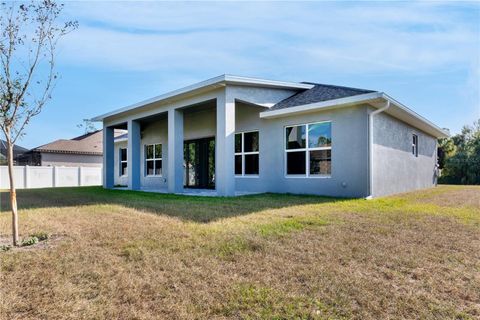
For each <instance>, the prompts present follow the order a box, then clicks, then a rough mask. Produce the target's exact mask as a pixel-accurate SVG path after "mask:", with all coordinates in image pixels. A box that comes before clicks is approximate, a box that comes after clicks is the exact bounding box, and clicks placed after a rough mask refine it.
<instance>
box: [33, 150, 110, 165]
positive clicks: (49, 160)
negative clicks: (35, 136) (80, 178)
mask: <svg viewBox="0 0 480 320" xmlns="http://www.w3.org/2000/svg"><path fill="white" fill-rule="evenodd" d="M41 160H42V163H41V165H42V166H46V167H47V166H65V167H75V166H82V167H101V166H102V161H103V157H102V156H96V155H82V154H64V153H49V152H42V153H41Z"/></svg>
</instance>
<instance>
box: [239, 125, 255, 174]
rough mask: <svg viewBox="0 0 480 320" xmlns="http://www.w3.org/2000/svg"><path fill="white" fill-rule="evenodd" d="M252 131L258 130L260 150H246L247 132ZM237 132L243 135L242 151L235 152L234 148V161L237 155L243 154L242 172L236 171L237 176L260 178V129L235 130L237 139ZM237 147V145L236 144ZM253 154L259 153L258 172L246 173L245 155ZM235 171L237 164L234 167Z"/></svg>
mask: <svg viewBox="0 0 480 320" xmlns="http://www.w3.org/2000/svg"><path fill="white" fill-rule="evenodd" d="M252 132H258V151H249V152H245V151H244V148H245V143H244V142H245V133H252ZM237 134H241V135H242V150H241V151H240V152H235V150H234V155H233V157H234V161H235V157H236V156H241V157H242V174H236V173H235V178H258V177H259V176H260V130H249V131H240V132H235V134H234V136H233V138H234V139H235V136H236V135H237ZM234 148H235V146H234ZM252 154H257V155H258V174H246V173H245V156H247V155H252ZM233 170H234V171H235V166H234V168H233Z"/></svg>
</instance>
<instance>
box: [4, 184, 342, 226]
mask: <svg viewBox="0 0 480 320" xmlns="http://www.w3.org/2000/svg"><path fill="white" fill-rule="evenodd" d="M17 199H18V206H19V210H22V209H38V208H51V207H56V208H58V207H72V206H91V205H119V206H124V207H128V208H134V209H137V210H141V211H144V212H149V213H155V214H163V215H168V216H171V217H176V218H179V219H181V220H185V221H193V222H198V223H208V222H212V221H216V220H219V219H224V218H229V217H235V216H241V215H248V214H252V213H255V212H260V211H263V210H268V209H280V208H286V207H293V206H299V205H305V204H318V203H327V202H336V201H345V200H346V199H344V198H331V197H321V196H313V195H292V194H274V193H264V194H258V195H247V196H240V197H228V198H225V197H200V196H187V195H173V194H159V193H151V192H142V191H129V190H106V189H103V188H102V187H80V188H79V187H76V188H48V189H29V190H18V191H17ZM9 210H10V201H9V193H8V192H7V191H2V192H0V213H3V214H6V213H8V212H9ZM112 210H113V208H112Z"/></svg>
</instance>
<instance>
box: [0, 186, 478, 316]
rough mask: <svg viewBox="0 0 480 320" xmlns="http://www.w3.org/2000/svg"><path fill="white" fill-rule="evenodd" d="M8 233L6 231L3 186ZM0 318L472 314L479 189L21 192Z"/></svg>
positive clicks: (1, 224)
mask: <svg viewBox="0 0 480 320" xmlns="http://www.w3.org/2000/svg"><path fill="white" fill-rule="evenodd" d="M0 196H1V201H2V202H1V210H0V212H1V213H0V236H1V237H2V238H3V239H4V240H5V239H6V237H7V236H8V235H9V232H10V214H9V212H8V206H7V205H6V204H7V202H6V200H7V199H8V194H7V193H5V192H2V193H1V194H0ZM18 199H19V203H20V206H21V210H20V231H21V234H22V236H28V235H29V234H31V233H34V232H47V233H49V234H51V235H52V236H51V238H50V239H49V240H48V241H47V242H46V243H43V244H41V245H37V246H36V247H32V248H29V249H25V248H23V249H14V250H10V251H7V252H0V260H1V261H0V263H1V265H0V267H1V269H0V270H1V271H0V272H1V273H0V283H1V285H0V317H2V319H39V318H40V319H165V318H172V319H205V318H208V319H212V318H213V319H223V318H238V319H259V318H260V319H291V318H297V319H350V318H356V319H386V318H390V319H398V318H421V319H444V318H447V319H449V318H450V319H476V318H479V317H480V277H479V274H480V187H461V186H457V187H456V186H441V187H438V188H435V189H431V190H425V191H419V192H415V193H409V194H404V195H400V196H396V197H389V198H384V199H377V200H371V201H366V200H346V199H334V198H325V197H315V196H294V195H276V194H264V195H255V196H245V197H238V198H209V197H188V196H175V195H163V194H153V193H141V192H131V191H113V190H103V189H101V188H97V187H88V188H58V189H38V190H20V191H19V193H18Z"/></svg>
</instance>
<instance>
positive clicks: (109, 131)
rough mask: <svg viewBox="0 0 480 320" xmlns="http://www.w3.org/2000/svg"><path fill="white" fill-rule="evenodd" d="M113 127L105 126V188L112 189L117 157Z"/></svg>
mask: <svg viewBox="0 0 480 320" xmlns="http://www.w3.org/2000/svg"><path fill="white" fill-rule="evenodd" d="M113 131H114V129H113V128H112V127H106V126H105V125H104V126H103V187H104V188H105V189H111V188H113V185H114V171H115V160H114V159H115V156H114V152H115V151H114V141H113Z"/></svg>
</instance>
